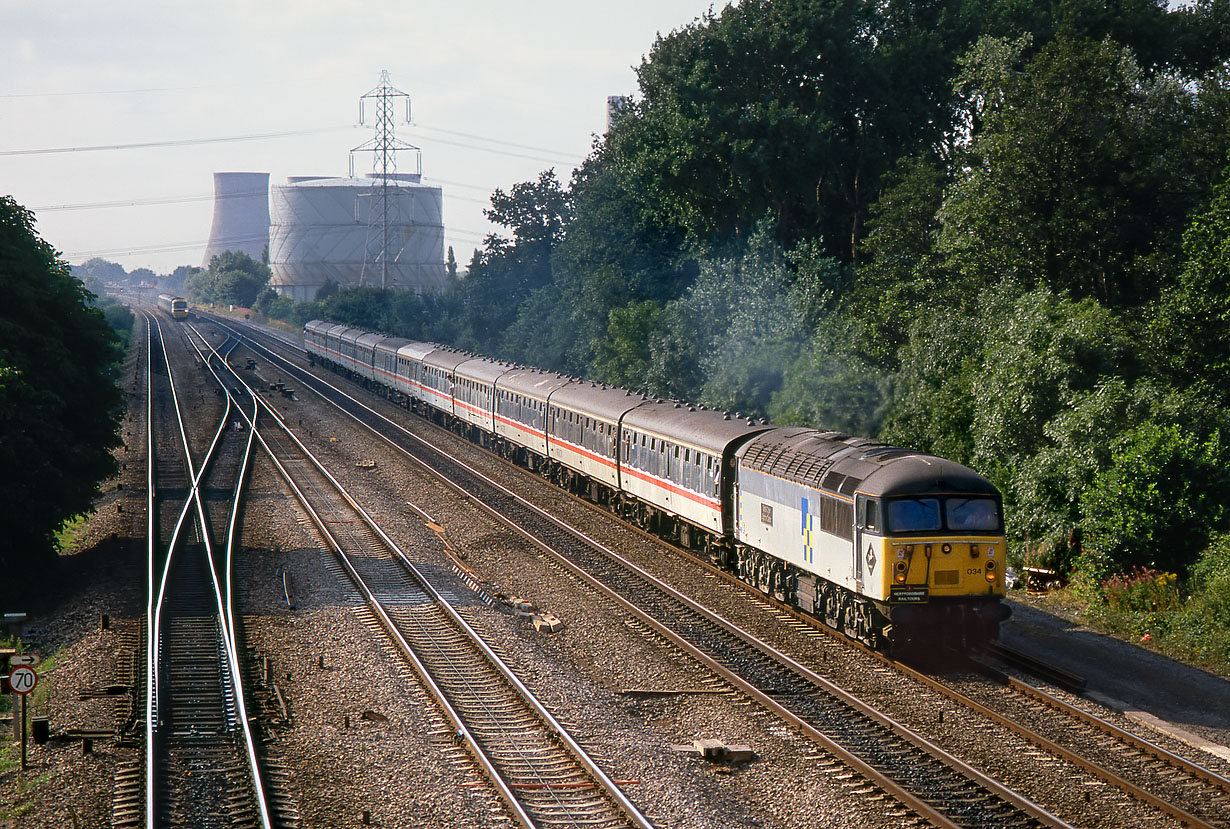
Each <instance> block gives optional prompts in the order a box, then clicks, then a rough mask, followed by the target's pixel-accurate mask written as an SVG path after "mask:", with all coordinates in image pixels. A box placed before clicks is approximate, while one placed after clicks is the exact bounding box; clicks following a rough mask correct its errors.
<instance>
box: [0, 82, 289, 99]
mask: <svg viewBox="0 0 1230 829" xmlns="http://www.w3.org/2000/svg"><path fill="white" fill-rule="evenodd" d="M289 84H290V81H264V82H262V83H250V82H247V81H244V82H242V83H215V84H198V85H196V86H151V87H146V88H144V89H96V90H92V91H81V90H78V91H75V92H6V93H0V100H4V99H13V98H72V97H89V96H92V95H144V94H147V93H150V92H190V91H193V90H197V89H234V88H237V87H244V88H247V87H251V86H287V85H289Z"/></svg>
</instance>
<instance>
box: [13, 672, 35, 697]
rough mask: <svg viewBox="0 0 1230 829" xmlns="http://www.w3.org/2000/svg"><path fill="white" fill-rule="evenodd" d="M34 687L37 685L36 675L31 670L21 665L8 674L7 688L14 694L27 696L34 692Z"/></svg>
mask: <svg viewBox="0 0 1230 829" xmlns="http://www.w3.org/2000/svg"><path fill="white" fill-rule="evenodd" d="M35 685H38V674H36V673H35V672H34V669H33V668H30V667H27V666H25V665H22V666H20V667H18V668H14V669H13V672H12V673H10V674H9V687H10V688H12V689H13V693H14V694H28V693H30V692H31V691H33V690H34V686H35Z"/></svg>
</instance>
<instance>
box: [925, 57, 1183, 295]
mask: <svg viewBox="0 0 1230 829" xmlns="http://www.w3.org/2000/svg"><path fill="white" fill-rule="evenodd" d="M995 44H996V41H983V42H981V43H980V44H979V48H978V49H975V50H972V51H971V56H970V58H969V60H968V61H967V62H966V66H965V71H964V73H963V75H962V83H961V88H962V89H963V91H964V94H965V95H966V97H967V99H968V100H970V101H971V102H973V103H972V104H971V105H970V110H971V111H972V113H973V118H972V120H971V123H970V128H971V129H973V131H974V132H973V137H972V139H971V140H970V142H969V145H968V151H967V152H966V153H965V155H964V158H963V161H964V167H965V171H964V172H963V174H962V175H961V176H960V177H959V178H958V179H957V180H956V181H955V182H954V184H953V185H952V186H951V188H950V189H949V191H948V192H947V194H946V197H945V200H944V204H943V206H942V207H941V209H940V211H939V219H940V222H941V224H942V226H943V227H942V230H941V231H940V236H939V242H938V247H939V249H940V251H941V252H942V254H943V256H944V257H945V258H946V260H947V264H948V266H949V268H950V270H951V271H952V272H953V273H954V275H955V276H956V277H957V279H958V283H957V284H958V285H959V286H960V288H961V290H963V291H964V292H965V293H966V295H973V294H975V293H976V292H977V291H978V290H979V289H981V288H983V287H986V286H989V285H993V284H995V283H996V282H998V281H1000V280H1003V279H1010V280H1012V281H1015V282H1017V283H1018V284H1020V285H1021V286H1022V287H1024V288H1027V289H1028V288H1034V287H1041V286H1044V287H1047V288H1050V289H1051V290H1054V291H1056V292H1060V293H1068V294H1070V295H1072V296H1091V297H1094V298H1096V299H1097V300H1098V301H1099V302H1102V303H1106V304H1112V305H1116V306H1130V305H1135V304H1139V303H1141V302H1143V301H1145V300H1147V299H1149V298H1150V297H1151V296H1152V295H1154V293H1155V291H1156V286H1157V285H1158V284H1159V277H1160V276H1163V275H1164V274H1166V273H1167V271H1168V270H1170V269H1171V268H1172V267H1173V262H1174V261H1175V260H1176V256H1177V253H1178V245H1177V238H1178V235H1179V231H1180V229H1181V227H1182V222H1183V221H1184V220H1185V218H1186V216H1187V213H1188V211H1189V210H1190V209H1191V208H1192V206H1193V205H1194V204H1195V203H1196V200H1197V199H1198V198H1199V192H1198V188H1196V189H1195V190H1194V189H1193V188H1192V187H1191V186H1190V185H1189V184H1188V182H1189V177H1188V175H1187V172H1188V169H1189V160H1188V157H1187V156H1186V155H1185V154H1184V153H1183V152H1182V150H1183V148H1182V146H1181V144H1179V142H1175V141H1173V140H1169V136H1171V135H1177V134H1182V132H1183V131H1184V124H1185V119H1184V117H1183V116H1184V113H1185V112H1186V109H1187V107H1186V100H1185V99H1186V98H1187V93H1186V92H1185V90H1184V89H1183V88H1182V87H1181V86H1180V85H1178V84H1176V83H1174V82H1173V81H1172V80H1170V79H1168V78H1151V77H1150V76H1148V75H1147V74H1145V73H1144V72H1143V70H1142V69H1141V67H1140V66H1139V65H1138V64H1137V62H1136V61H1135V59H1134V56H1133V55H1132V53H1131V52H1130V51H1128V50H1125V49H1124V48H1123V47H1122V46H1120V45H1118V44H1116V43H1114V42H1113V41H1092V40H1086V39H1082V38H1073V37H1069V36H1066V35H1060V36H1059V37H1057V38H1056V39H1055V40H1053V41H1051V42H1050V43H1047V44H1046V45H1045V46H1043V47H1042V48H1041V49H1040V50H1039V51H1038V53H1037V54H1036V55H1034V56H1033V57H1032V58H1028V59H1026V58H1024V57H1023V54H1024V52H1025V49H1026V46H1027V42H1026V41H1018V42H1017V43H1016V44H1013V48H1012V49H1008V50H1005V49H1002V48H1000V49H996V48H991V47H993V46H994V45H995ZM1013 55H1016V56H1018V57H1019V58H1020V60H1023V61H1024V63H1020V62H1017V63H1015V64H1014V63H1013V62H1012V61H1011V60H1010V59H1011V58H1012V56H1013Z"/></svg>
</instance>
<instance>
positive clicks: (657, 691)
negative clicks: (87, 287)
mask: <svg viewBox="0 0 1230 829" xmlns="http://www.w3.org/2000/svg"><path fill="white" fill-rule="evenodd" d="M148 319H149V321H150V327H149V328H148V329H147V331H148V333H147V334H146V336H145V337H144V338H138V339H139V340H140V341H139V343H138V344H137V345H136V346H135V347H134V351H133V354H132V355H130V359H129V361H128V363H127V364H126V371H127V375H126V379H125V390H126V392H127V393H128V394H129V396H130V404H131V405H130V420H129V422H128V424H127V425H126V428H125V447H124V448H123V449H122V450H121V461H122V462H123V464H124V471H123V472H122V473H121V475H120V476H119V477H117V479H116V480H114V481H113V482H111V483H110V484H109V485H108V486H107V488H106V491H105V493H104V497H103V500H102V503H101V506H100V509H99V510H98V512H97V514H96V515H95V516H94V517H93V518H92V519H91V521H90V522H89V524H88V525H87V527H86V528H85V531H84V535H83V538H82V540H81V542H80V545H79V547H80V550H79V551H78V552H77V553H76V554H75V555H73V556H69V557H67V558H66V560H65V567H64V573H65V577H64V579H63V582H62V583H61V584H58V585H55V586H54V588H51V589H49V597H48V598H47V599H46V600H45V601H42V602H40V603H39V609H40V611H41V612H36V613H34V614H31V615H30V616H29V617H28V618H27V620H26V621H25V622H24V623H23V627H22V631H21V632H22V635H23V639H24V640H25V641H28V642H35V643H37V644H39V645H40V646H41V648H42V649H43V650H44V651H45V652H55V653H56V661H55V664H54V669H53V670H52V671H50V672H49V673H48V674H47V675H46V676H45V677H44V683H45V684H46V685H47V686H49V691H48V694H47V696H46V697H44V698H43V702H42V706H43V708H42V710H41V711H37V712H35V713H38V714H40V715H42V716H46V717H47V718H48V719H47V722H49V725H50V728H49V736H50V740H49V741H47V742H45V743H43V744H40V745H37V746H34V747H33V748H32V750H31V753H30V764H29V765H30V767H29V769H28V770H27V771H26V772H24V773H22V776H21V779H20V784H19V785H18V780H17V778H16V774H17V773H16V772H10V773H9V774H10V775H13V777H12V778H11V779H12V780H13V782H14V785H13V786H6V787H4V791H5V792H6V794H5V795H4V797H5V798H6V801H5V802H4V804H3V806H4V808H5V809H7V810H8V811H9V812H10V813H15V814H16V813H19V814H20V817H18V818H17V819H16V821H17V822H16V823H14V825H21V826H26V825H30V826H73V825H81V826H94V825H133V826H139V825H151V826H153V825H218V826H249V825H269V826H349V825H382V826H444V827H454V826H456V827H470V826H507V825H533V826H577V825H586V826H591V825H600V826H608V825H609V826H628V825H631V826H648V825H652V826H662V827H667V826H670V827H694V826H695V827H728V826H766V827H768V826H774V827H778V826H780V827H796V826H797V827H803V826H809V827H814V826H834V827H837V826H903V825H906V826H927V825H939V826H991V825H996V826H1018V825H1019V826H1094V827H1100V826H1106V827H1111V826H1125V825H1131V826H1142V827H1152V826H1157V827H1168V826H1181V825H1194V826H1200V825H1206V826H1230V779H1228V778H1230V749H1227V748H1226V746H1228V745H1230V705H1227V704H1226V700H1228V699H1230V693H1227V691H1228V689H1230V686H1228V684H1227V683H1226V682H1225V681H1224V680H1221V679H1218V678H1216V677H1211V676H1209V675H1207V674H1202V673H1201V672H1199V671H1194V670H1191V669H1187V668H1185V667H1184V666H1180V665H1176V664H1174V663H1171V662H1168V661H1167V660H1163V659H1161V658H1160V657H1157V656H1156V655H1154V654H1152V653H1150V652H1148V651H1145V650H1143V649H1141V648H1138V647H1134V646H1132V645H1130V644H1127V643H1122V642H1118V641H1117V640H1112V639H1108V638H1106V637H1101V636H1098V635H1096V634H1093V633H1092V632H1090V631H1086V630H1081V629H1079V628H1077V627H1075V626H1074V625H1072V624H1071V623H1069V622H1066V621H1065V620H1064V619H1063V618H1062V617H1056V616H1053V615H1049V614H1046V613H1044V612H1043V611H1041V610H1039V609H1036V608H1033V607H1030V606H1028V605H1024V604H1020V603H1017V604H1016V607H1015V608H1014V609H1015V611H1016V612H1015V615H1014V617H1013V619H1012V620H1011V621H1009V622H1008V623H1006V624H1005V627H1004V632H1003V636H1002V637H1001V639H1002V642H1003V643H1004V644H1005V645H1006V646H1008V647H1009V648H1010V649H1011V651H1012V652H1014V653H1018V654H1021V655H1023V656H1026V657H1028V656H1032V657H1034V658H1035V659H1037V660H1040V661H1042V662H1044V663H1049V664H1050V665H1052V666H1054V667H1057V668H1059V669H1061V671H1060V674H1061V676H1060V678H1059V679H1056V678H1055V677H1051V678H1049V679H1047V678H1042V677H1040V676H1039V675H1038V674H1037V672H1036V671H1033V670H1025V669H1023V668H1022V667H1020V664H1021V663H1018V664H1017V665H1015V666H1014V665H1013V664H1009V663H1008V662H1006V661H1004V660H1003V659H1002V658H1000V657H996V656H995V655H993V654H992V655H987V656H986V657H985V660H984V662H983V664H981V665H975V664H972V663H971V664H970V665H963V666H958V667H952V668H948V669H945V670H943V671H927V672H923V673H916V672H914V671H912V670H911V669H910V668H909V667H908V666H901V665H898V664H897V663H894V662H892V661H890V660H887V659H884V658H883V657H880V656H878V655H877V654H874V653H872V652H869V651H867V650H866V649H863V648H859V647H855V646H854V645H852V644H851V643H850V642H849V641H848V640H845V639H842V638H840V637H837V636H834V635H831V634H830V633H829V632H827V631H825V630H822V629H821V628H820V627H819V626H817V625H816V624H815V622H814V620H809V619H807V618H805V617H801V616H799V615H797V614H795V613H794V612H793V611H791V610H789V609H788V608H785V607H784V606H781V605H779V604H778V603H776V602H774V601H772V600H771V599H769V598H767V597H765V596H763V595H761V594H759V593H758V592H756V591H754V590H750V589H748V588H747V587H746V586H745V585H742V584H740V583H738V582H735V581H732V580H730V579H727V578H725V577H723V575H722V574H721V573H720V572H718V571H716V570H714V569H712V568H710V567H708V566H707V565H705V563H704V562H701V561H698V560H696V559H694V558H691V557H689V556H686V555H684V554H683V553H682V552H681V551H678V550H676V549H674V548H672V547H669V546H667V545H665V544H663V543H662V542H661V541H660V540H658V539H655V538H652V537H650V536H648V535H646V534H645V533H642V532H640V531H639V530H635V529H634V528H632V527H630V526H629V525H626V524H623V523H621V522H618V521H617V520H616V519H614V518H613V517H611V516H609V515H607V514H605V513H603V512H600V511H598V510H596V509H594V508H593V507H592V506H591V505H589V504H586V503H584V502H582V501H580V500H577V499H575V498H572V497H571V496H567V495H566V494H564V493H563V492H562V491H560V490H559V489H557V488H555V487H553V486H551V485H550V484H548V483H546V482H544V481H543V480H542V479H541V478H538V477H535V476H532V475H528V474H526V473H525V472H524V471H523V470H521V469H519V468H516V467H513V466H511V465H509V464H507V463H505V462H503V461H500V460H499V459H497V458H495V457H494V456H492V455H490V454H489V453H487V452H485V451H483V450H482V449H480V448H479V447H477V446H474V445H472V444H470V443H468V442H466V441H463V440H461V439H459V438H458V437H457V436H456V435H453V434H451V433H449V432H447V431H445V430H442V429H440V428H438V427H436V426H433V425H431V424H429V423H427V422H425V421H423V420H421V419H418V418H414V417H413V416H411V415H409V414H408V413H406V412H405V410H404V409H400V408H398V407H396V406H393V405H391V404H389V403H388V401H385V400H383V399H381V398H378V397H376V396H374V395H371V394H369V393H367V392H365V391H364V390H363V389H361V388H359V387H357V386H355V385H354V384H350V383H348V382H347V381H346V380H344V379H342V378H340V377H338V376H337V375H334V374H332V373H330V372H326V371H324V370H321V369H319V368H317V369H315V370H313V369H311V368H310V367H309V366H308V363H307V361H306V360H305V359H304V358H303V354H302V351H296V348H297V347H301V346H299V345H297V344H296V343H295V342H294V341H293V337H286V336H285V335H282V337H281V338H277V337H271V336H269V335H268V333H267V332H262V331H258V330H255V329H251V328H247V327H244V326H241V325H239V324H236V323H234V322H231V321H227V322H225V323H222V322H219V321H210V320H205V319H194V320H185V321H182V322H176V321H173V320H171V319H170V318H169V316H164V315H159V314H157V313H156V312H153V309H150V314H149V315H148ZM159 331H161V332H162V333H161V335H160V334H159V333H158V332H159ZM162 342H165V343H166V345H167V349H166V356H165V357H163V356H162V355H161V350H160V348H159V344H160V343H162ZM155 356H157V357H158V359H159V360H163V361H164V362H163V364H162V367H160V366H159V363H158V362H156V361H155V359H154V357H155ZM169 379H173V380H174V381H175V384H176V387H177V389H178V390H179V396H180V397H181V398H182V404H183V405H182V411H183V413H184V421H185V425H184V430H183V433H182V435H177V434H176V433H175V430H174V429H172V428H171V423H172V417H171V408H170V406H169V404H168V403H167V402H166V397H165V394H164V392H163V391H161V390H160V388H161V387H160V386H159V383H166V382H168V380H169ZM182 447H187V451H184V450H183V448H182ZM211 447H212V448H211ZM249 447H250V448H249ZM177 451H178V453H179V454H178V456H177V455H176V452H177ZM214 453H216V455H215V454H214ZM150 457H157V458H163V460H160V461H156V462H155V464H154V465H153V467H151V466H150V465H148V461H149V459H150ZM176 457H178V460H176V459H175V458H176ZM206 458H213V459H212V460H210V461H208V462H207V461H205V459H206ZM151 468H152V469H154V470H156V474H157V476H163V477H155V473H154V472H151V471H150V469H151ZM175 475H179V476H180V477H179V479H178V481H177V480H175V479H174V476H175ZM236 504H238V505H239V506H240V508H239V509H238V510H236V511H235V513H234V514H233V516H232V514H231V513H230V512H229V508H230V507H231V506H232V505H236ZM176 525H182V529H181V530H180V532H181V533H182V534H183V535H182V538H180V539H179V540H172V538H171V535H170V532H171V531H172V529H173V528H174V527H175V526H176ZM152 538H157V539H159V541H158V542H157V543H152V542H149V543H147V542H148V540H149V539H152ZM228 539H229V541H230V542H231V543H228ZM228 548H229V550H230V555H224V552H223V551H224V550H227V549H228ZM168 549H169V550H173V551H175V552H173V554H172V555H171V556H167V555H166V551H167V550H168ZM181 553H183V554H184V555H181ZM192 556H195V558H194V559H192V560H194V561H195V562H196V563H195V565H194V566H195V567H196V568H197V570H196V576H195V577H194V578H196V580H197V581H198V582H203V581H205V571H208V570H210V569H213V570H214V575H213V577H212V582H211V583H213V584H214V585H215V587H214V588H212V589H211V591H210V592H208V593H206V594H199V593H193V592H191V591H190V596H189V598H188V599H187V600H186V601H187V604H186V605H181V607H180V609H179V610H168V611H167V614H168V616H173V615H175V614H179V615H181V616H185V617H187V618H188V619H190V620H198V621H194V622H192V624H189V625H188V627H202V626H203V627H205V628H208V629H209V630H213V631H216V632H217V638H216V639H214V640H211V641H210V642H206V643H203V644H201V643H198V644H191V643H190V644H188V645H187V646H185V647H186V650H187V651H189V652H190V653H192V654H195V655H196V656H195V657H194V658H197V659H198V663H189V667H187V668H184V667H176V665H179V664H181V663H179V662H173V660H174V659H177V657H170V656H166V655H165V654H155V653H154V650H153V649H151V648H150V642H151V641H158V642H162V641H168V642H169V641H171V640H172V639H174V638H175V636H178V635H179V634H176V635H175V636H172V635H171V634H170V633H167V634H165V635H162V634H153V633H151V631H153V630H155V629H156V628H155V627H153V626H152V623H151V617H155V616H157V615H158V611H157V610H156V602H154V601H153V600H152V599H151V594H153V595H157V593H158V592H160V590H159V589H156V588H155V589H151V587H150V585H154V584H157V585H160V586H161V584H162V580H161V576H160V573H161V570H160V567H159V566H157V565H166V561H167V560H168V559H174V560H176V561H183V560H189V559H190V558H192ZM224 562H229V563H224ZM166 569H167V570H168V572H169V570H170V568H169V567H167V568H166ZM228 572H229V573H230V575H229V576H228V575H226V574H227V573H228ZM166 592H168V593H173V592H175V588H173V587H168V588H166ZM52 595H54V598H50V596H52ZM151 608H155V609H154V610H151ZM210 608H216V609H217V610H218V612H217V614H213V611H212V610H209V609H210ZM207 611H208V613H207ZM211 614H212V615H211ZM206 616H208V618H209V619H210V620H211V621H209V622H208V623H206V624H203V625H202V624H200V623H199V620H200V619H202V618H205V617H206ZM180 627H181V628H182V627H183V625H181V626H180ZM467 643H468V644H467ZM202 652H205V653H207V654H212V655H211V656H209V658H207V659H204V660H203V661H201V660H200V654H201V653H202ZM164 662H165V666H164ZM192 664H195V665H196V667H191V665H192ZM1025 664H1027V663H1025ZM204 666H207V667H204ZM203 673H210V674H211V675H213V676H215V677H218V678H220V679H217V680H215V682H214V684H215V685H216V686H217V688H218V690H217V691H216V693H218V694H219V695H220V696H219V700H220V702H219V703H217V704H216V705H215V706H214V708H217V709H220V710H221V714H220V717H219V718H218V719H204V720H199V721H197V722H196V723H194V724H192V725H188V726H186V727H184V726H182V725H181V726H176V725H175V724H174V723H173V722H172V721H171V719H172V714H171V712H176V711H182V710H186V709H185V708H184V704H183V703H172V702H157V700H159V699H162V698H163V697H162V691H161V690H157V689H158V686H159V685H162V686H171V685H178V684H179V682H180V680H179V679H177V677H185V676H191V677H193V678H194V679H195V678H196V677H199V675H201V674H203ZM1065 674H1066V675H1069V677H1070V678H1071V679H1072V680H1073V681H1072V682H1067V683H1065V682H1063V681H1062V676H1063V675H1065ZM1077 680H1083V685H1082V683H1081V682H1079V681H1077ZM1065 685H1066V686H1067V687H1064V686H1065ZM238 686H243V690H244V694H243V695H242V697H241V695H239V694H238V693H237V692H236V690H235V688H236V687H238ZM1034 688H1037V689H1040V691H1041V692H1042V694H1038V693H1036V692H1035V691H1034V690H1033V689H1034ZM151 689H155V691H154V692H153V693H151ZM193 694H194V696H197V695H199V692H197V691H193ZM241 698H242V699H243V700H244V701H243V702H242V703H240V704H239V706H238V707H236V702H235V701H236V700H239V699H241ZM160 708H161V710H160ZM189 716H191V717H197V716H204V715H198V714H195V713H191V712H189ZM210 716H213V715H210ZM151 723H154V724H155V729H154V733H153V734H152V735H151V734H150V733H149V732H148V731H147V726H149V725H150V724H151ZM244 731H250V732H251V733H252V736H253V740H252V742H250V743H247V742H245V741H244V740H242V739H241V738H240V737H239V735H240V734H241V733H242V732H244ZM205 732H209V734H210V735H211V736H218V735H224V736H225V739H224V740H223V741H222V742H223V743H225V744H226V745H228V746H234V745H238V746H240V747H241V749H240V751H239V753H238V755H236V756H234V757H232V758H229V759H218V752H219V751H220V750H221V749H219V748H216V747H210V748H205V747H203V746H204V743H203V739H202V735H203V734H204V733H205ZM176 736H177V738H178V739H181V740H186V741H187V742H183V743H179V744H177V743H175V742H174V741H173V739H172V738H173V737H176ZM245 745H246V746H247V747H246V748H243V746H245ZM249 761H251V762H252V765H251V766H245V763H247V762H249ZM176 763H178V764H180V765H179V766H178V768H179V769H180V770H179V771H178V772H176V771H174V770H173V769H172V773H171V775H170V779H169V780H167V781H164V780H160V779H157V777H156V772H157V771H158V770H159V769H160V768H166V767H170V766H174V765H175V764H176ZM191 778H196V779H195V780H193V781H192V782H191V783H189V784H188V785H187V786H184V785H183V784H184V781H186V780H190V779H191ZM177 780H178V782H176V781H177ZM210 780H213V781H215V782H213V783H209V782H208V781H210ZM202 781H206V782H204V783H202ZM8 792H12V794H8ZM151 792H152V794H151ZM262 792H263V796H262V794H260V793H262ZM8 798H12V799H11V800H10V799H8ZM211 798H213V799H211ZM262 800H263V802H264V803H265V805H264V806H261V805H254V804H256V803H258V801H262ZM194 808H195V809H198V810H199V811H197V812H193V811H192V809H194Z"/></svg>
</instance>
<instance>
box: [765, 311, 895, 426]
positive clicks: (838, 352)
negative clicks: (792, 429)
mask: <svg viewBox="0 0 1230 829" xmlns="http://www.w3.org/2000/svg"><path fill="white" fill-rule="evenodd" d="M857 340H858V331H857V329H855V328H853V327H851V326H849V325H847V324H844V323H842V322H841V321H840V320H837V319H835V318H826V319H825V321H824V322H823V323H822V324H821V326H820V327H819V328H818V329H817V330H816V333H815V335H814V336H813V338H812V340H811V342H810V343H808V344H807V346H806V347H804V348H803V349H802V353H801V354H799V356H798V357H797V359H795V360H794V362H793V364H791V365H790V366H789V367H788V368H787V370H786V373H785V377H784V379H783V382H782V387H781V389H780V390H778V391H777V392H776V393H775V394H774V395H773V399H772V401H771V403H770V405H769V419H770V420H772V421H773V422H774V423H777V424H780V425H782V426H791V425H798V426H817V427H820V428H822V429H832V430H834V431H838V432H846V433H848V434H854V435H872V434H876V433H877V432H879V430H880V425H881V421H882V419H883V417H884V414H885V412H886V410H887V404H888V401H889V395H890V384H889V378H888V376H887V375H886V374H884V373H883V372H881V371H879V370H878V369H877V368H876V367H875V366H874V365H872V364H870V363H869V362H868V361H867V360H866V359H864V358H863V357H861V356H860V355H858V354H857V353H855V352H853V351H852V349H851V344H852V343H853V342H856V341H857Z"/></svg>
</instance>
